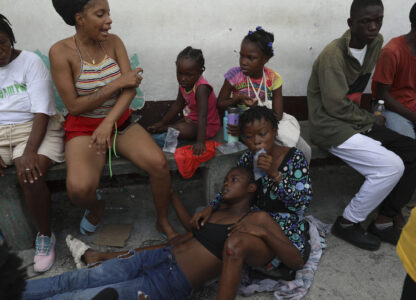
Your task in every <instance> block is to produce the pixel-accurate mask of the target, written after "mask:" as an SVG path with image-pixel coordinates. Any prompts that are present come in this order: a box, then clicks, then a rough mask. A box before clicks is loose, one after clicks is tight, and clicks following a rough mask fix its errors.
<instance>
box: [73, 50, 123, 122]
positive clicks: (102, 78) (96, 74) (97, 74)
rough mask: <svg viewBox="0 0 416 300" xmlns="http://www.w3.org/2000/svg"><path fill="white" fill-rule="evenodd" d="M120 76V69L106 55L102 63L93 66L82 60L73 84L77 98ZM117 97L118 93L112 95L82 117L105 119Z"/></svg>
mask: <svg viewBox="0 0 416 300" xmlns="http://www.w3.org/2000/svg"><path fill="white" fill-rule="evenodd" d="M120 76H121V72H120V67H119V66H118V64H117V62H116V61H115V60H114V59H113V58H111V57H110V56H108V55H107V54H106V55H105V58H104V59H103V61H101V62H100V63H98V64H95V65H93V64H90V63H88V62H86V61H84V60H82V65H81V74H80V75H79V77H78V80H77V81H76V82H75V88H76V90H77V93H78V95H79V96H85V95H90V94H92V93H94V92H95V91H97V90H98V89H100V88H102V87H104V86H106V85H107V84H109V83H110V82H111V81H113V80H115V79H117V78H118V77H120ZM119 95H120V91H118V92H117V93H115V94H114V95H112V96H111V98H110V99H109V100H107V101H106V102H104V103H103V104H102V105H101V106H100V107H97V108H96V109H94V110H93V111H91V112H89V113H85V114H82V116H84V117H89V118H105V117H106V116H107V114H108V113H109V112H110V110H111V109H112V108H113V106H114V104H115V102H116V101H117V97H118V96H119Z"/></svg>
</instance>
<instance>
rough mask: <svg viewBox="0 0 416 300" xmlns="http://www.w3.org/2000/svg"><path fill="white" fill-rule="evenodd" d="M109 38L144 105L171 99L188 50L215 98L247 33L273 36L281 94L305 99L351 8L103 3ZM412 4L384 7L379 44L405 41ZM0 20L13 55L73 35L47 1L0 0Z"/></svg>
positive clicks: (343, 4)
mask: <svg viewBox="0 0 416 300" xmlns="http://www.w3.org/2000/svg"><path fill="white" fill-rule="evenodd" d="M109 3H110V8H111V17H112V19H113V25H112V32H113V33H116V34H118V35H119V36H120V37H121V38H122V40H123V41H124V43H125V44H126V47H127V50H128V52H129V55H130V56H131V55H132V54H134V53H137V54H138V56H139V60H140V63H141V66H142V67H143V68H144V70H145V73H144V80H143V82H142V85H141V89H142V91H143V92H144V94H145V98H146V100H169V99H175V98H176V95H177V82H176V77H175V65H174V62H175V59H176V56H177V54H178V53H179V51H180V50H182V49H183V48H185V47H186V46H188V45H192V46H193V47H197V48H201V49H202V50H203V52H204V56H205V60H206V71H205V77H206V78H207V79H208V81H210V82H211V83H212V84H213V85H214V88H215V91H216V93H218V92H219V89H220V88H221V85H222V82H223V80H224V79H223V75H224V73H225V72H226V71H227V70H228V69H229V68H230V67H233V66H236V65H237V64H238V52H239V47H240V42H241V39H242V38H243V36H244V35H245V34H246V33H247V32H248V30H249V29H251V30H254V28H255V27H256V26H257V25H261V26H263V28H265V29H266V30H268V31H271V32H273V33H274V34H275V43H274V47H275V56H274V57H273V58H272V59H271V60H270V62H269V64H268V66H269V67H271V68H273V69H275V70H276V71H277V72H279V73H280V74H281V75H282V77H283V81H284V84H283V93H284V95H289V96H304V95H306V86H307V82H308V79H309V75H310V71H311V67H312V64H313V61H314V59H315V58H316V57H317V55H318V54H319V52H320V51H321V50H322V49H323V47H324V46H325V45H326V44H327V43H329V42H330V41H331V40H333V39H334V38H336V37H338V36H340V35H341V34H342V33H343V32H344V31H345V30H346V29H347V24H346V20H347V18H348V15H349V7H350V3H351V1H349V0H331V1H328V0H309V1H305V0H261V1H253V0H153V1H140V0H109ZM413 3H414V1H411V0H385V1H384V5H385V19H384V25H383V27H382V29H381V32H382V34H383V35H384V37H385V40H386V41H388V40H390V39H391V38H392V37H394V36H397V35H400V34H403V33H407V32H408V31H409V29H410V25H409V21H408V14H409V11H410V8H411V6H412V5H413ZM0 12H1V13H3V14H4V15H6V16H7V17H8V18H9V20H10V21H11V22H12V24H13V30H14V32H15V36H16V39H17V42H18V43H17V45H16V47H17V48H18V49H27V50H36V49H39V50H40V51H41V52H42V53H44V54H47V52H48V50H49V47H50V46H51V45H52V44H53V43H54V42H56V41H58V40H59V39H62V38H64V37H67V36H69V35H72V34H74V28H73V27H70V26H67V25H66V24H65V23H64V22H63V20H62V19H61V18H60V17H59V15H58V14H57V13H56V12H55V10H54V9H53V6H52V2H51V1H50V0H1V1H0Z"/></svg>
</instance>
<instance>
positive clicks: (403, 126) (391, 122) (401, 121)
mask: <svg viewBox="0 0 416 300" xmlns="http://www.w3.org/2000/svg"><path fill="white" fill-rule="evenodd" d="M384 117H385V118H386V127H387V128H389V129H391V130H393V131H396V132H397V133H399V134H401V135H405V136H408V137H411V138H412V139H416V127H415V124H413V123H412V122H411V121H409V120H408V119H406V118H404V117H402V116H401V115H399V114H398V113H395V112H392V111H390V110H387V109H386V110H385V111H384Z"/></svg>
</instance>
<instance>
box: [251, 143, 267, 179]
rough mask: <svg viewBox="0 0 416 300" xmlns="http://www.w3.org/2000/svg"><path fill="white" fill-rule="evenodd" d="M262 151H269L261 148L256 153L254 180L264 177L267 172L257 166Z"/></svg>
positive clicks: (254, 158)
mask: <svg viewBox="0 0 416 300" xmlns="http://www.w3.org/2000/svg"><path fill="white" fill-rule="evenodd" d="M262 153H267V152H266V150H265V149H263V148H262V149H260V150H259V151H257V152H256V154H254V157H253V160H254V161H253V174H254V180H257V179H259V178H260V177H264V176H266V172H264V170H262V169H260V168H259V167H258V166H257V161H258V159H259V155H260V154H262Z"/></svg>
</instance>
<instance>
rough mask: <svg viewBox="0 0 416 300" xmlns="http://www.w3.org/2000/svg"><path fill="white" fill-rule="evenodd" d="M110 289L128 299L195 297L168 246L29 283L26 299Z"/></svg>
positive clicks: (80, 296) (75, 296)
mask: <svg viewBox="0 0 416 300" xmlns="http://www.w3.org/2000/svg"><path fill="white" fill-rule="evenodd" d="M108 287H111V288H114V289H115V290H116V291H117V293H118V294H119V299H125V300H129V299H131V300H137V299H138V298H137V292H138V291H142V292H144V293H145V294H147V295H149V297H150V299H152V300H157V299H161V300H162V299H188V298H190V296H191V295H192V287H191V285H190V284H189V282H188V280H187V279H186V277H185V275H184V274H183V272H182V270H181V269H180V268H179V266H178V265H177V263H176V261H175V257H174V255H173V253H172V248H171V247H164V248H160V249H156V250H148V251H142V252H136V253H134V254H133V255H132V256H130V257H127V258H124V257H118V258H114V259H111V260H107V261H104V262H103V263H102V264H101V265H99V266H96V267H94V268H91V269H88V268H85V269H81V270H78V271H73V272H66V273H63V274H61V275H57V276H54V277H49V278H42V279H37V280H31V281H28V282H27V285H26V291H25V292H24V297H23V299H26V300H33V299H54V300H55V299H56V300H57V299H60V300H63V299H65V300H66V299H68V300H69V299H71V300H78V299H79V300H85V299H92V298H93V297H94V296H95V295H96V294H98V293H99V292H100V291H102V290H103V289H105V288H108Z"/></svg>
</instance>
